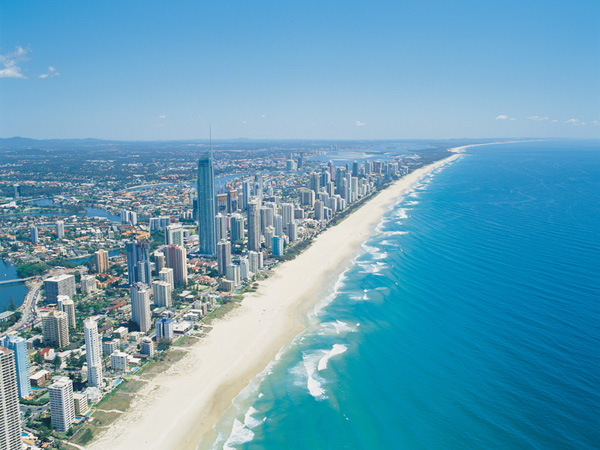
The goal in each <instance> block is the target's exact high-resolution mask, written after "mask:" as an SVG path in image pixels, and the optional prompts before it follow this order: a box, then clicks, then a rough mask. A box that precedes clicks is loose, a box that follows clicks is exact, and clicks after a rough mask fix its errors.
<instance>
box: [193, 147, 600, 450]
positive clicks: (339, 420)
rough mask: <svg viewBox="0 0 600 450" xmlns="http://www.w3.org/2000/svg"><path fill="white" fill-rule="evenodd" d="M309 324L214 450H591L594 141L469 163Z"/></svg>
mask: <svg viewBox="0 0 600 450" xmlns="http://www.w3.org/2000/svg"><path fill="white" fill-rule="evenodd" d="M326 295H328V296H327V298H326V299H325V296H326ZM307 321H308V322H309V326H308V329H307V330H306V332H305V333H303V334H302V335H301V336H299V337H298V338H297V339H296V340H295V341H294V342H293V343H292V344H291V345H289V346H288V347H287V348H286V349H284V350H283V351H282V352H281V353H280V355H279V357H278V360H276V361H274V362H273V363H272V364H271V365H270V366H269V368H268V369H267V370H266V371H265V372H264V373H263V374H261V375H260V376H259V377H257V378H256V379H255V380H254V381H253V383H252V384H251V385H250V386H249V387H248V388H247V389H246V390H245V391H244V392H243V393H242V394H240V396H239V397H238V398H237V399H236V400H235V402H234V407H232V408H231V409H230V410H229V411H228V412H227V413H226V414H225V416H224V417H223V418H222V420H221V422H220V423H219V424H217V426H216V430H217V432H218V433H219V438H218V440H217V442H216V443H215V444H214V446H213V448H226V449H230V448H234V449H253V450H255V449H256V450H262V449H265V450H267V449H268V450H275V449H290V450H295V449H298V450H305V449H312V450H318V449H368V450H371V449H407V450H413V449H414V450H420V449H439V450H442V449H443V450H447V449H502V450H506V449H561V450H564V449H574V450H575V449H576V450H586V449H598V448H600V142H581V141H553V142H532V143H515V144H501V145H486V146H481V147H471V148H468V149H466V151H465V154H464V155H463V156H461V158H460V159H459V160H457V161H455V162H453V163H451V164H449V165H447V166H446V167H444V168H442V169H441V170H439V171H438V172H437V173H434V174H432V175H431V176H428V177H427V178H425V179H423V180H422V181H421V182H420V183H419V184H418V185H416V186H415V188H414V190H413V191H411V192H410V193H409V194H408V195H406V196H405V197H404V198H402V199H400V200H399V202H398V203H397V205H395V206H394V208H393V209H392V210H391V211H390V212H389V213H388V214H387V215H386V216H385V218H384V219H383V221H382V222H381V223H380V225H379V228H378V230H377V232H376V233H375V234H374V235H373V237H372V238H370V239H369V240H368V241H367V242H366V243H365V244H364V246H363V253H362V254H361V255H359V256H357V258H356V260H355V262H354V264H353V265H352V266H351V267H350V268H349V269H348V270H347V271H346V272H345V274H344V275H343V276H342V277H340V279H339V280H337V283H336V285H335V287H334V288H332V292H330V293H327V294H324V299H323V302H322V303H321V305H320V306H319V307H318V308H317V309H316V310H315V312H314V314H311V316H310V317H309V318H308V319H307ZM203 446H204V443H203Z"/></svg>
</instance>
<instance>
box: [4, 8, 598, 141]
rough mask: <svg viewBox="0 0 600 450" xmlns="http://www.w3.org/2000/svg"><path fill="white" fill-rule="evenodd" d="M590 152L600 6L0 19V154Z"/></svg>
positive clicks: (122, 12)
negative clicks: (430, 142) (456, 144)
mask: <svg viewBox="0 0 600 450" xmlns="http://www.w3.org/2000/svg"><path fill="white" fill-rule="evenodd" d="M209 123H210V124H211V126H212V135H213V138H215V139H231V138H251V139H433V138H435V139H446V138H494V137H498V138H508V137H573V138H600V2H599V1H597V0H582V1H577V0H572V1H566V0H561V1H555V0H544V1H542V0H539V1H528V0H519V1H512V0H505V1H502V2H492V1H482V0H473V1H464V0H455V1H449V0H448V1H429V0H419V1H414V0H411V1H405V0H392V1H382V0H369V1H367V0H362V1H353V0H345V1H328V0H318V1H313V0H304V1H294V0H278V1H248V0H241V1H230V0H213V1H211V2H206V1H198V0H196V1H164V0H163V1H153V0H144V1H137V0H127V1H122V0H120V1H111V0H103V1H98V2H82V1H71V0H56V1H55V0H44V1H41V0H38V1H29V0H23V1H13V2H10V1H9V2H1V3H0V137H13V136H22V137H30V138H37V139H45V138H65V139H66V138H99V139H122V140H171V139H206V138H207V137H208V128H209Z"/></svg>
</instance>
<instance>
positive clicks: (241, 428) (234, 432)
mask: <svg viewBox="0 0 600 450" xmlns="http://www.w3.org/2000/svg"><path fill="white" fill-rule="evenodd" d="M253 438H254V433H253V432H252V430H250V429H249V428H248V427H247V426H246V425H244V424H243V423H242V422H240V421H239V420H237V419H235V420H234V421H233V428H232V429H231V434H230V435H229V437H228V438H227V441H225V444H223V450H235V448H234V447H232V446H233V445H241V444H245V443H246V442H250V441H251V440H252V439H253Z"/></svg>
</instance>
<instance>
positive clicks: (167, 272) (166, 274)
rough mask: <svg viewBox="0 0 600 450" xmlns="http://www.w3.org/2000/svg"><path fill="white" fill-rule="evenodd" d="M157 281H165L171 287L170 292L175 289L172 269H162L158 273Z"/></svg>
mask: <svg viewBox="0 0 600 450" xmlns="http://www.w3.org/2000/svg"><path fill="white" fill-rule="evenodd" d="M158 279H159V280H160V281H166V282H167V283H169V284H170V285H171V290H173V289H175V279H174V278H173V269H171V268H169V267H164V268H162V269H161V270H160V272H158Z"/></svg>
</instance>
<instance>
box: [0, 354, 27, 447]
mask: <svg viewBox="0 0 600 450" xmlns="http://www.w3.org/2000/svg"><path fill="white" fill-rule="evenodd" d="M17 392H18V390H17V375H16V371H15V358H14V353H13V351H12V350H9V349H7V348H4V347H0V448H1V449H3V450H5V449H6V450H21V448H22V447H23V443H22V441H21V413H20V411H19V396H18V393H17Z"/></svg>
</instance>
